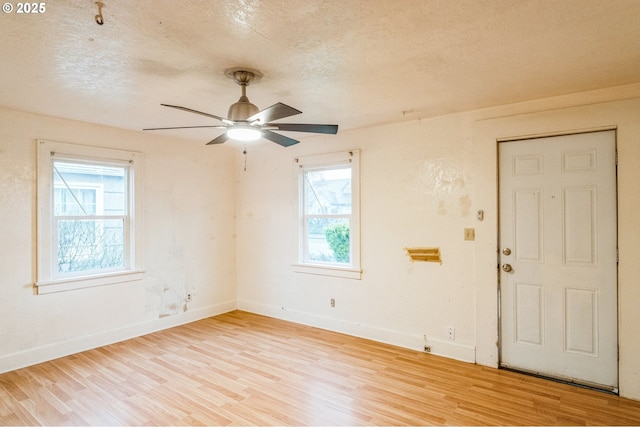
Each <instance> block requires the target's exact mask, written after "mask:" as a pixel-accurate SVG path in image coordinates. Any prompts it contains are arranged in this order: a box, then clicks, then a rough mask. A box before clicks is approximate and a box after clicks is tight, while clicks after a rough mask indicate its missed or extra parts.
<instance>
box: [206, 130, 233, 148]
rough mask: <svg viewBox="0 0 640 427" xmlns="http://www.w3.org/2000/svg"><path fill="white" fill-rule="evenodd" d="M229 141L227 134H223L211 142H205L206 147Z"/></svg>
mask: <svg viewBox="0 0 640 427" xmlns="http://www.w3.org/2000/svg"><path fill="white" fill-rule="evenodd" d="M228 139H229V137H228V136H227V133H226V132H225V133H223V134H222V135H220V136H218V137H216V138H213V139H212V140H211V141H209V142H207V144H206V145H213V144H222V143H223V142H226V141H227V140H228Z"/></svg>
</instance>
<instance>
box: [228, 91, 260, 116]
mask: <svg viewBox="0 0 640 427" xmlns="http://www.w3.org/2000/svg"><path fill="white" fill-rule="evenodd" d="M258 111H259V110H258V107H256V106H255V105H253V104H252V103H250V102H249V98H247V97H246V96H244V95H242V96H241V97H240V99H239V100H238V102H236V103H235V104H231V106H230V107H229V113H228V114H227V119H229V120H233V121H234V122H237V121H243V120H247V118H248V117H251V116H253V115H254V114H256V113H257V112H258Z"/></svg>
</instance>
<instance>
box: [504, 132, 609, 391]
mask: <svg viewBox="0 0 640 427" xmlns="http://www.w3.org/2000/svg"><path fill="white" fill-rule="evenodd" d="M606 131H613V132H614V150H615V165H614V168H615V204H616V248H618V247H619V243H618V241H619V197H618V193H619V179H618V130H617V126H607V127H602V128H596V129H585V130H572V131H566V132H549V133H544V134H535V135H526V136H513V137H503V138H496V140H495V142H496V144H495V156H496V157H495V159H496V164H495V166H496V283H497V286H496V291H497V292H496V299H497V300H496V308H497V313H496V316H497V343H496V344H497V347H498V354H497V368H498V369H504V370H509V371H515V372H520V373H524V374H527V375H532V376H536V377H539V378H545V379H548V380H552V381H557V382H563V383H567V384H573V385H579V386H582V387H588V388H593V389H597V390H600V391H605V392H611V393H614V394H619V386H620V356H619V355H620V351H619V349H620V274H619V258H618V253H617V254H616V259H617V262H616V266H615V269H616V283H615V293H616V311H615V324H616V346H617V352H618V358H617V360H616V370H617V380H616V383H617V384H618V386H617V387H615V388H611V387H606V386H602V385H600V384H593V383H590V382H588V381H580V380H575V379H563V378H561V377H557V376H552V375H545V374H543V373H539V372H535V371H529V370H527V369H523V368H517V369H516V368H511V367H505V366H502V362H503V359H502V347H503V337H502V306H501V296H502V295H501V290H502V283H501V274H500V268H501V266H502V254H501V253H500V247H501V246H500V237H501V236H500V229H501V218H500V203H501V201H500V143H506V142H517V141H531V140H536V139H545V138H552V137H557V136H567V135H584V134H589V133H595V132H606ZM616 250H617V251H619V248H618V249H616Z"/></svg>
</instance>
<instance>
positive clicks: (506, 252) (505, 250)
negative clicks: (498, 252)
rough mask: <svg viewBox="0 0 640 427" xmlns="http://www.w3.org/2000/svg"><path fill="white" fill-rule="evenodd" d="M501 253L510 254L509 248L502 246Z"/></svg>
mask: <svg viewBox="0 0 640 427" xmlns="http://www.w3.org/2000/svg"><path fill="white" fill-rule="evenodd" d="M502 255H511V249H509V248H504V249H503V250H502Z"/></svg>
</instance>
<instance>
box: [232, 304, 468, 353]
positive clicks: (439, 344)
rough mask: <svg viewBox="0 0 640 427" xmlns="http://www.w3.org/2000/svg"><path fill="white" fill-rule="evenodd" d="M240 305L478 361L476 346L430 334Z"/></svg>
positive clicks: (304, 321)
mask: <svg viewBox="0 0 640 427" xmlns="http://www.w3.org/2000/svg"><path fill="white" fill-rule="evenodd" d="M238 309H239V310H244V311H248V312H251V313H256V314H261V315H264V316H269V317H274V318H276V319H282V320H288V321H291V322H295V323H300V324H303V325H308V326H313V327H316V328H321V329H327V330H330V331H333V332H340V333H343V334H347V335H352V336H356V337H360V338H366V339H370V340H373V341H378V342H382V343H385V344H391V345H396V346H398V347H404V348H408V349H411V350H416V351H424V346H425V345H428V346H430V347H431V354H435V355H438V356H443V357H448V358H450V359H455V360H460V361H463V362H468V363H475V361H476V348H475V346H471V345H465V344H458V343H455V342H451V341H444V340H434V339H430V338H428V337H427V341H426V342H425V340H424V336H423V335H417V334H407V333H404V332H400V331H394V330H390V329H384V328H380V327H376V326H370V325H363V324H361V323H354V322H348V321H344V320H341V319H336V318H333V317H328V316H321V315H317V314H312V313H305V312H301V311H297V310H290V309H287V308H284V307H277V306H272V305H268V304H262V303H258V302H254V301H247V300H238Z"/></svg>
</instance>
